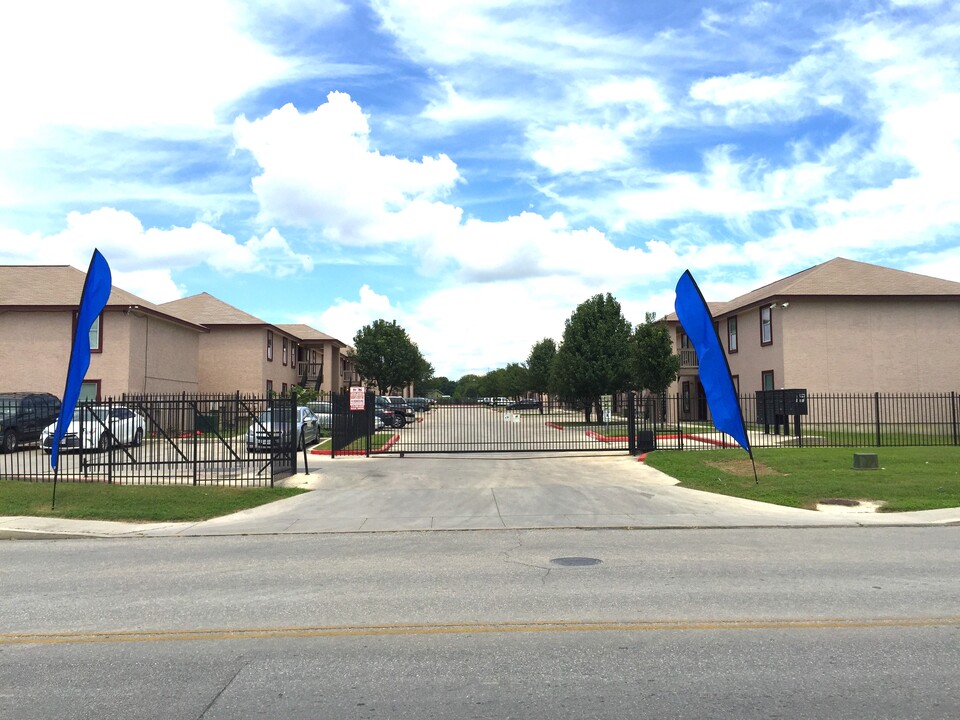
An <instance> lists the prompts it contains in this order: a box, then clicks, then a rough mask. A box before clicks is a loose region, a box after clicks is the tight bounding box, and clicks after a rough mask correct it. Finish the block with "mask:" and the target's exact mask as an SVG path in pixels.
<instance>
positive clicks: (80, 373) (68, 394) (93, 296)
mask: <svg viewBox="0 0 960 720" xmlns="http://www.w3.org/2000/svg"><path fill="white" fill-rule="evenodd" d="M112 282H113V280H112V275H111V273H110V265H108V264H107V261H106V259H105V258H104V257H103V255H101V254H100V251H99V250H97V249H96V248H94V250H93V256H92V257H91V258H90V265H89V267H88V268H87V276H86V279H85V280H84V282H83V290H82V291H81V292H80V304H79V305H78V306H77V320H76V323H74V328H73V336H72V338H71V340H70V360H69V362H68V364H67V378H66V381H65V382H64V386H63V401H62V402H61V403H60V412H59V414H58V415H57V424H56V426H55V427H54V431H53V436H52V437H51V439H50V465H51V467H52V468H53V500H52V502H51V504H50V509H51V510H53V509H54V508H55V507H56V505H57V477H58V476H59V474H60V441H61V440H62V439H63V436H64V434H65V433H66V431H67V427H68V426H69V424H70V421H71V419H72V417H73V411H74V409H75V408H76V407H77V401H78V400H79V398H80V388H81V386H82V384H83V377H84V375H86V373H87V370H88V369H89V367H90V329H91V328H92V327H93V323H94V322H95V321H96V319H97V318H98V317H100V314H101V313H102V312H103V308H104V307H105V306H106V304H107V300H109V299H110V293H111V291H112ZM81 445H82V443H81Z"/></svg>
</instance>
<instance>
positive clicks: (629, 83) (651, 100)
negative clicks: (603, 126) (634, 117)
mask: <svg viewBox="0 0 960 720" xmlns="http://www.w3.org/2000/svg"><path fill="white" fill-rule="evenodd" d="M586 96H587V99H588V101H589V102H590V103H592V104H594V105H640V106H642V107H645V108H647V109H648V110H649V111H650V112H653V113H663V112H666V111H667V110H669V109H670V104H669V103H668V102H667V101H666V99H664V97H663V89H662V88H661V87H660V84H659V83H658V82H657V81H656V80H655V79H654V78H649V77H640V78H632V79H618V80H607V81H605V82H601V83H599V84H598V85H594V86H593V87H590V88H588V89H587V91H586Z"/></svg>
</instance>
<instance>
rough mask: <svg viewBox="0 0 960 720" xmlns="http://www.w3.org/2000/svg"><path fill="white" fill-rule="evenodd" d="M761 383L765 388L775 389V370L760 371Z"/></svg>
mask: <svg viewBox="0 0 960 720" xmlns="http://www.w3.org/2000/svg"><path fill="white" fill-rule="evenodd" d="M760 384H761V386H762V387H763V389H764V390H773V388H774V384H773V370H764V371H763V372H762V373H760Z"/></svg>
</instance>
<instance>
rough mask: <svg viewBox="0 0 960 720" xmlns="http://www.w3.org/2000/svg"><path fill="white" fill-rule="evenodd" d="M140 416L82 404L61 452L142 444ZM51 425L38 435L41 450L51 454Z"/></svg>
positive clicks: (120, 408)
mask: <svg viewBox="0 0 960 720" xmlns="http://www.w3.org/2000/svg"><path fill="white" fill-rule="evenodd" d="M144 424H145V423H144V420H143V416H142V415H140V413H138V412H136V411H134V410H131V409H130V408H128V407H123V406H120V405H109V406H108V405H84V406H81V407H78V408H77V409H76V410H74V411H73V417H72V418H71V419H70V423H69V424H68V425H67V429H66V432H65V433H64V435H63V439H62V440H60V450H107V449H109V448H110V446H111V445H133V446H137V445H140V444H141V443H142V442H143V428H144ZM56 428H57V424H56V423H51V424H50V425H48V426H47V427H45V428H44V429H43V431H42V432H41V433H40V448H41V449H42V450H43V451H44V452H46V453H49V452H52V451H53V433H54V431H55V430H56Z"/></svg>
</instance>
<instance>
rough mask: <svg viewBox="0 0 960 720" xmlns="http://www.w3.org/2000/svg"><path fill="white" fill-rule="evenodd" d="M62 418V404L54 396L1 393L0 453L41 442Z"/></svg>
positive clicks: (48, 394) (46, 394) (47, 394)
mask: <svg viewBox="0 0 960 720" xmlns="http://www.w3.org/2000/svg"><path fill="white" fill-rule="evenodd" d="M59 414H60V400H58V399H57V397H56V396H55V395H51V394H50V393H26V392H14V393H0V450H2V451H3V452H13V451H14V450H16V449H17V446H18V445H20V443H24V442H37V441H38V440H39V439H40V432H41V431H42V430H43V429H44V428H45V427H47V425H49V424H50V423H55V422H56V421H57V416H58V415H59Z"/></svg>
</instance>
